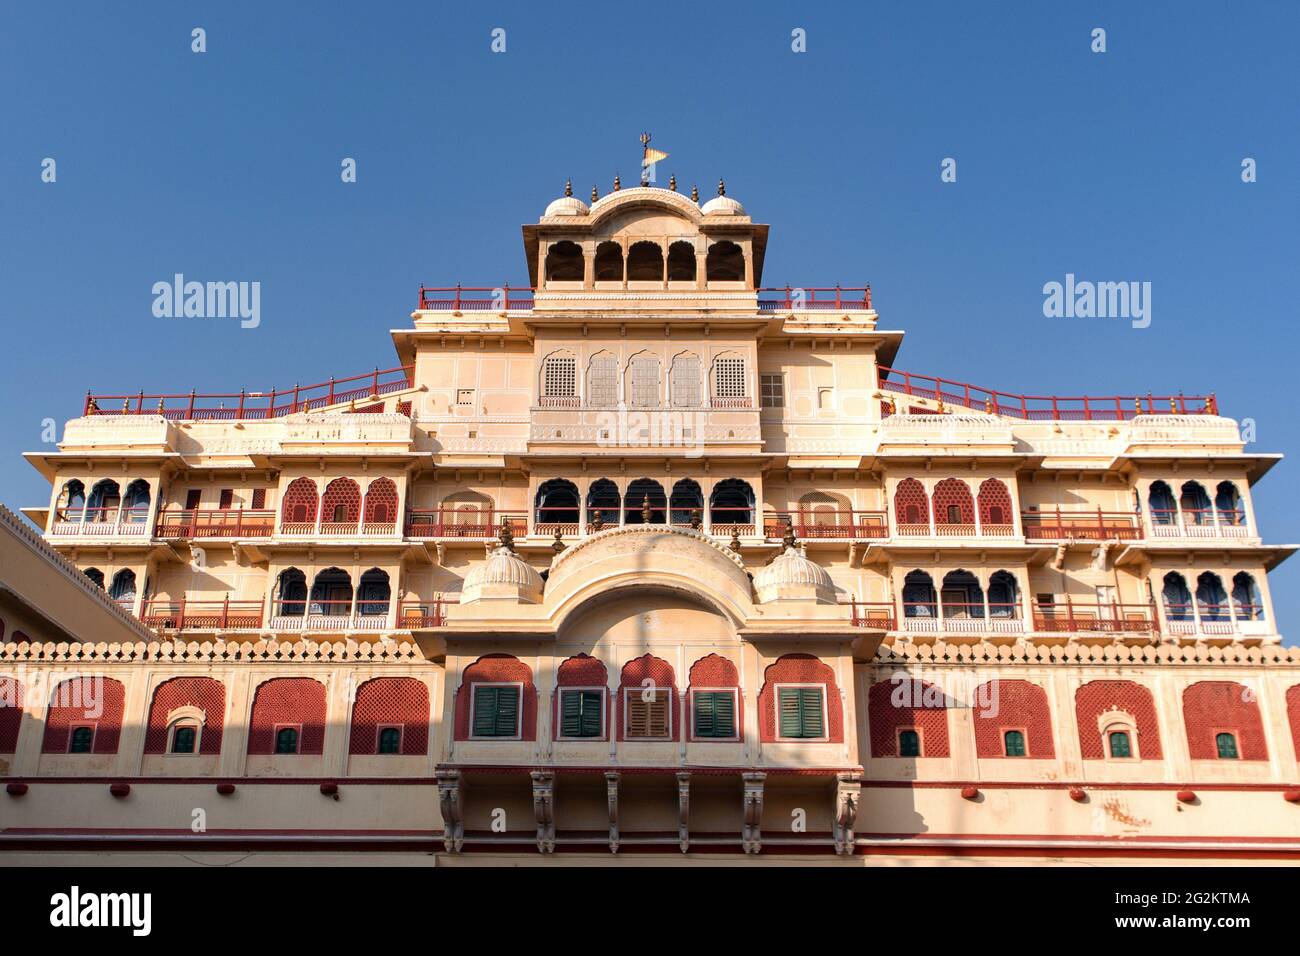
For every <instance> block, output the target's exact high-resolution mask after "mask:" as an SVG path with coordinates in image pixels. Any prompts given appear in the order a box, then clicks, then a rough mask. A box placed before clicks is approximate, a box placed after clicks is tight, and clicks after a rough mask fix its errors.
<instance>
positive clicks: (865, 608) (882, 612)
mask: <svg viewBox="0 0 1300 956" xmlns="http://www.w3.org/2000/svg"><path fill="white" fill-rule="evenodd" d="M849 603H850V607H851V610H850V612H849V615H850V620H851V621H852V623H853V626H854V627H866V628H871V629H872V630H882V631H892V630H894V628H895V626H896V622H895V618H894V604H893V602H892V601H851V602H849Z"/></svg>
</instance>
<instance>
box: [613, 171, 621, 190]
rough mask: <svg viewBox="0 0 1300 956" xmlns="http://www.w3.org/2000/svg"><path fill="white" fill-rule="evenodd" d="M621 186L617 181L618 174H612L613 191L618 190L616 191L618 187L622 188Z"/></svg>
mask: <svg viewBox="0 0 1300 956" xmlns="http://www.w3.org/2000/svg"><path fill="white" fill-rule="evenodd" d="M622 188H623V187H622V185H620V183H619V181H618V174H617V173H615V174H614V192H618V191H619V190H620V189H622Z"/></svg>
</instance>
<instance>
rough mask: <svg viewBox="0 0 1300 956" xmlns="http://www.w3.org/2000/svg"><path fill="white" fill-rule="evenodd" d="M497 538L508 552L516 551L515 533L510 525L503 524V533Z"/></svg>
mask: <svg viewBox="0 0 1300 956" xmlns="http://www.w3.org/2000/svg"><path fill="white" fill-rule="evenodd" d="M497 537H498V539H499V540H500V541H501V547H503V548H505V549H506V550H507V551H514V550H515V533H514V530H513V529H512V528H511V527H510V525H509V524H506V523H504V522H503V523H502V525H501V533H500V534H499V535H498V536H497Z"/></svg>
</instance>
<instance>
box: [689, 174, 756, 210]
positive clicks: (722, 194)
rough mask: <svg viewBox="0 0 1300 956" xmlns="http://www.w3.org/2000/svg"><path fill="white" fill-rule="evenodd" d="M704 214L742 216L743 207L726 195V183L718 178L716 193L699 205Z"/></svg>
mask: <svg viewBox="0 0 1300 956" xmlns="http://www.w3.org/2000/svg"><path fill="white" fill-rule="evenodd" d="M700 212H702V213H704V215H706V216H743V215H744V214H745V207H744V206H742V205H741V204H740V203H738V202H737V201H736V200H734V199H732V198H731V197H730V196H728V195H727V184H726V183H724V182H723V181H722V180H721V179H719V180H718V194H717V195H716V196H714V197H713V198H712V199H710V200H709V201H708V202H706V203H705V204H704V205H703V206H701V207H700Z"/></svg>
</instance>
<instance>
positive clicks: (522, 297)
mask: <svg viewBox="0 0 1300 956" xmlns="http://www.w3.org/2000/svg"><path fill="white" fill-rule="evenodd" d="M532 307H533V290H532V289H530V288H529V287H528V286H524V287H523V288H516V289H512V288H510V286H508V285H502V286H469V285H467V286H462V285H460V284H459V283H458V284H456V285H453V286H426V285H422V286H420V304H419V309H420V311H422V312H427V311H436V312H502V311H507V310H510V309H531V308H532Z"/></svg>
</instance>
